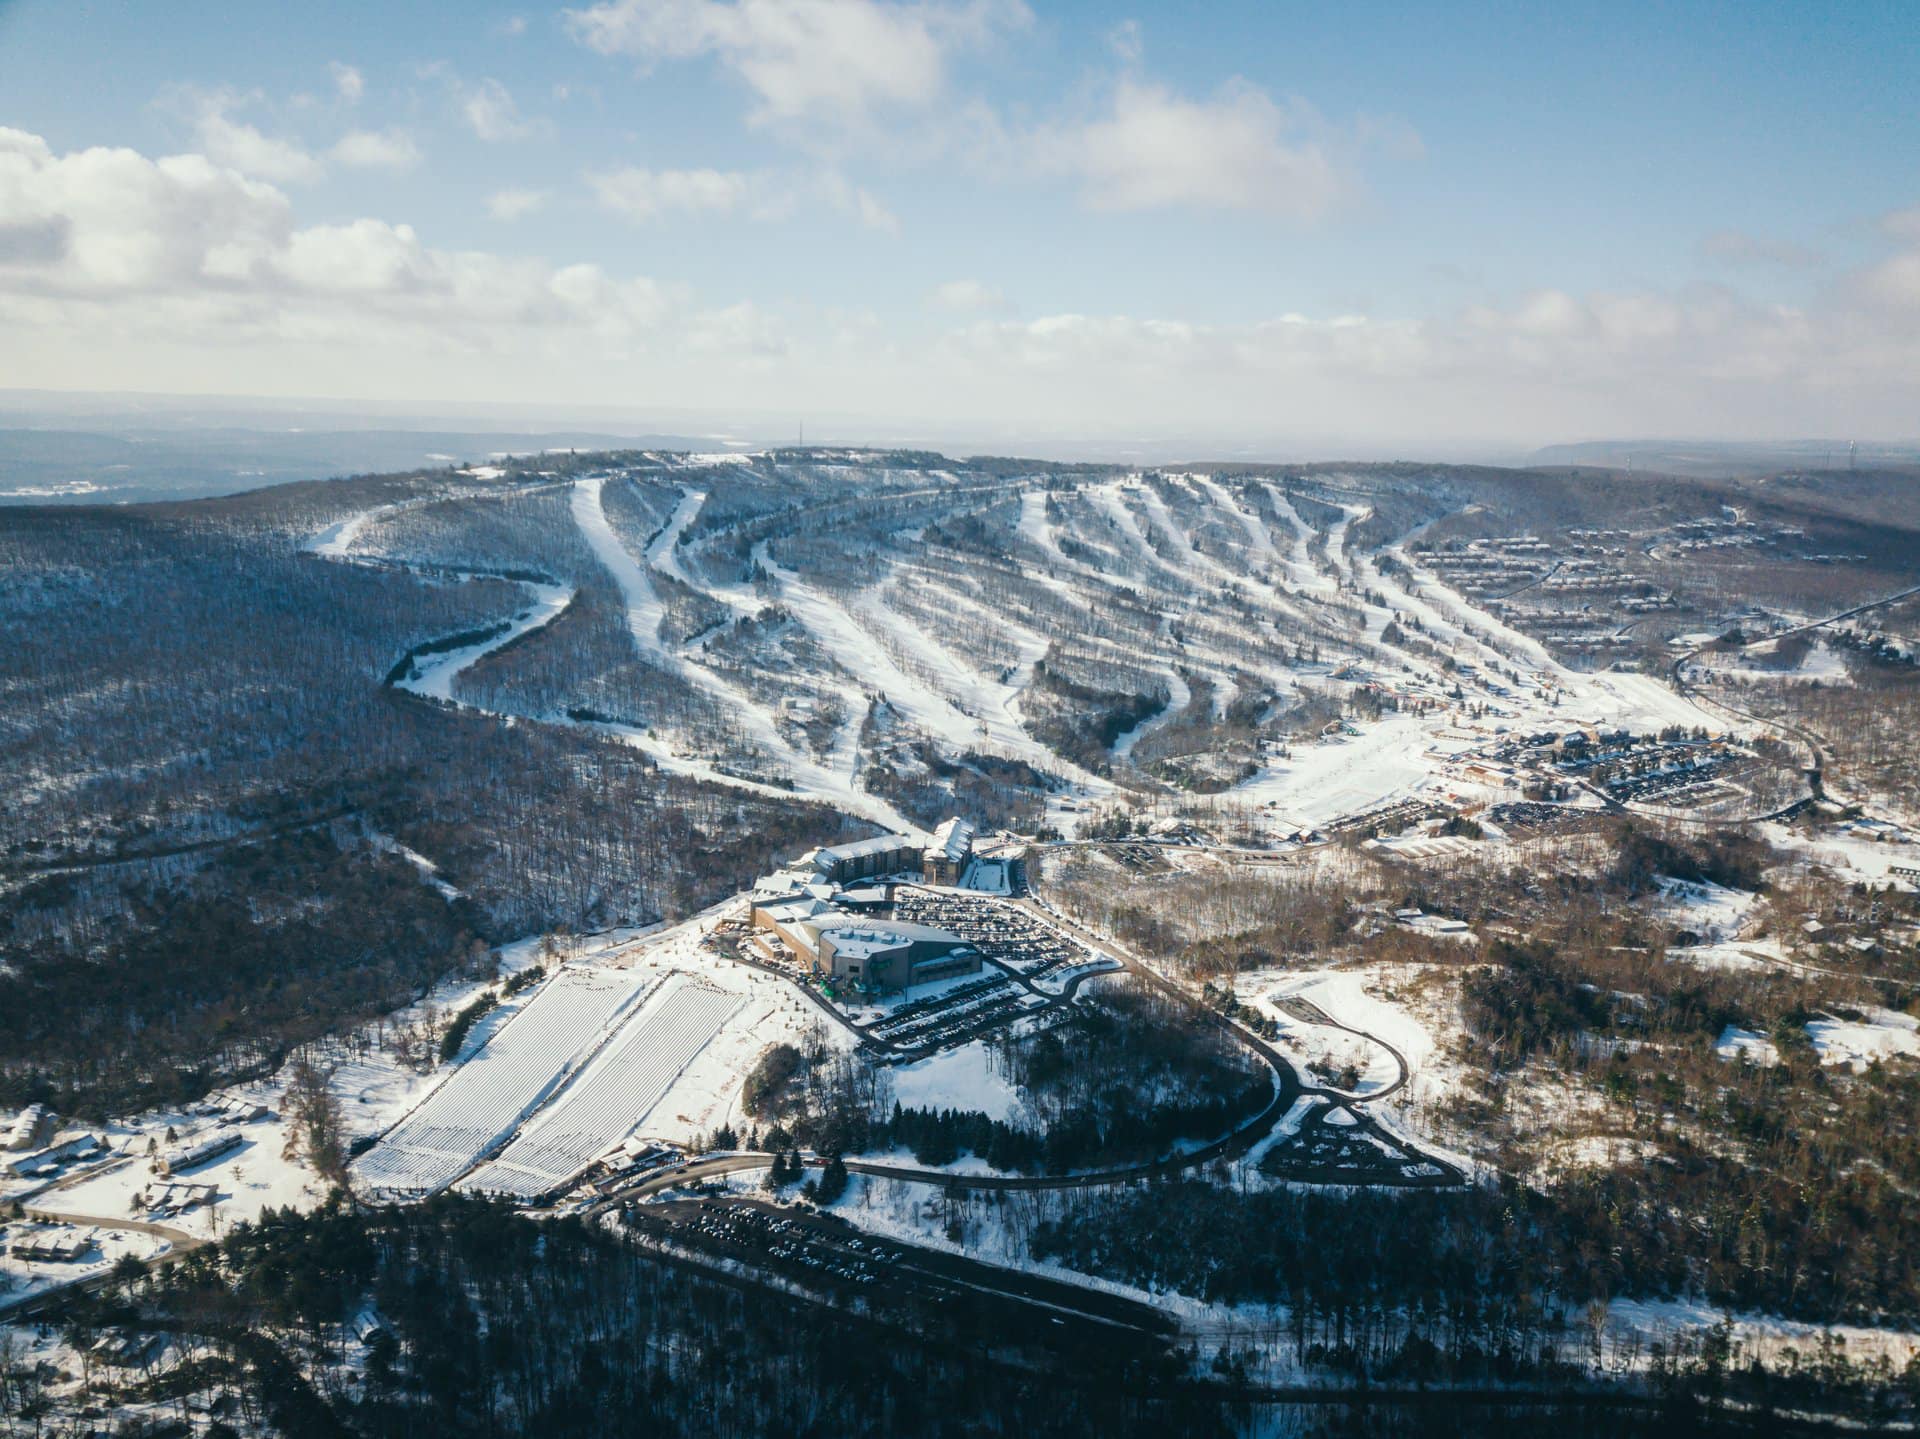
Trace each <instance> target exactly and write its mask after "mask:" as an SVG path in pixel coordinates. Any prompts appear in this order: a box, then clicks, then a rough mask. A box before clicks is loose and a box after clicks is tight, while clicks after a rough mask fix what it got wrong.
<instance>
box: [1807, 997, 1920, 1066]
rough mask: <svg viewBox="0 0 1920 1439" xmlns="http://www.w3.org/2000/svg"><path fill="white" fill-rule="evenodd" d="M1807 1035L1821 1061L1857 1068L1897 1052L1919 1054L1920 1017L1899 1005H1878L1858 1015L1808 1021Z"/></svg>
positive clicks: (1900, 1053) (1888, 1057)
mask: <svg viewBox="0 0 1920 1439" xmlns="http://www.w3.org/2000/svg"><path fill="white" fill-rule="evenodd" d="M1807 1038H1809V1039H1811V1040H1812V1041H1813V1047H1814V1048H1815V1049H1816V1050H1818V1051H1819V1053H1820V1062H1821V1063H1822V1064H1844V1065H1846V1066H1847V1067H1848V1068H1850V1069H1853V1070H1855V1071H1858V1070H1862V1069H1865V1068H1866V1067H1867V1066H1868V1065H1870V1064H1874V1063H1877V1062H1878V1061H1880V1060H1882V1059H1890V1058H1892V1057H1893V1056H1895V1055H1907V1056H1910V1057H1911V1056H1920V1019H1915V1018H1914V1017H1913V1016H1912V1015H1910V1014H1902V1013H1901V1012H1900V1011H1899V1010H1897V1009H1881V1008H1878V1007H1874V1008H1869V1009H1865V1010H1863V1011H1861V1012H1860V1017H1859V1018H1858V1019H1848V1018H1841V1017H1837V1016H1827V1017H1825V1018H1821V1019H1812V1020H1808V1021H1807Z"/></svg>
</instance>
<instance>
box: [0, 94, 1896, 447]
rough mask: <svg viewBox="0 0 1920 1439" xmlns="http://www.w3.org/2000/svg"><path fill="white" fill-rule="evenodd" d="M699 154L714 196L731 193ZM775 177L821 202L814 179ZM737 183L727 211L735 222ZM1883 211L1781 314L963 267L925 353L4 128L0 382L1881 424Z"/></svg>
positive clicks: (1251, 420) (1224, 427) (1696, 297)
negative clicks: (1078, 280)
mask: <svg viewBox="0 0 1920 1439" xmlns="http://www.w3.org/2000/svg"><path fill="white" fill-rule="evenodd" d="M680 173H687V172H680ZM716 173H718V174H720V175H721V176H722V177H723V178H722V183H721V184H720V186H719V187H718V190H716V191H714V193H717V194H720V195H722V196H728V197H731V196H733V195H734V194H735V187H733V186H732V185H730V184H729V183H727V182H726V180H725V175H726V174H727V172H716ZM748 178H749V181H751V179H752V177H748ZM702 183H704V182H702ZM783 183H784V182H783ZM791 185H792V186H798V187H799V188H798V190H797V191H795V193H799V194H801V195H802V196H803V197H804V198H806V199H807V200H809V201H810V202H811V203H815V204H820V205H826V204H827V203H828V201H829V200H831V199H832V195H831V194H830V193H829V192H830V191H831V190H832V188H833V187H832V185H831V183H830V182H829V180H823V179H822V178H820V177H818V176H815V177H811V178H805V177H803V178H802V179H801V180H796V181H793V182H791ZM780 188H781V186H779V185H776V186H775V189H780ZM748 192H749V198H748V199H747V200H744V201H742V200H732V199H729V200H726V201H724V203H735V204H737V205H738V206H740V207H741V208H740V209H737V210H736V211H735V212H734V213H747V212H748V211H747V208H746V207H749V206H751V204H752V203H754V198H755V197H753V196H752V185H751V183H749V185H748ZM649 193H650V194H653V195H656V196H657V195H658V194H660V193H665V192H663V191H661V190H660V189H659V187H658V186H657V185H656V186H655V187H654V189H653V190H652V191H650V192H649ZM687 193H689V194H698V193H700V185H699V184H696V185H694V186H693V187H692V188H691V189H690V190H688V191H687ZM848 193H849V194H850V195H853V196H855V197H857V194H858V192H857V191H855V190H852V189H851V187H849V190H848ZM852 203H853V204H854V205H855V206H856V207H857V203H858V202H857V198H855V199H854V200H853V201H852ZM1882 228H1883V229H1885V230H1886V232H1887V235H1888V238H1889V240H1891V241H1892V242H1893V243H1891V244H1889V245H1888V246H1887V248H1886V251H1885V253H1884V254H1883V255H1882V257H1881V258H1880V259H1879V260H1878V261H1877V262H1876V263H1872V264H1869V265H1867V266H1865V267H1863V268H1861V269H1860V270H1858V271H1857V272H1855V273H1854V274H1852V275H1850V276H1847V277H1843V278H1842V279H1841V280H1839V281H1838V282H1836V283H1835V284H1834V285H1833V286H1832V287H1830V288H1828V289H1826V290H1823V291H1822V292H1821V293H1820V294H1819V295H1818V296H1816V297H1815V298H1814V299H1813V300H1810V301H1808V302H1807V303H1806V305H1805V306H1803V307H1789V306H1783V305H1777V304H1768V303H1765V302H1764V301H1761V300H1756V299H1753V298H1749V297H1747V296H1745V295H1743V294H1741V293H1739V292H1738V291H1735V290H1733V289H1730V288H1726V287H1720V286H1701V287H1693V288H1686V289H1681V290H1674V291H1659V290H1623V291H1616V292H1592V293H1580V292H1575V291H1572V290H1566V289H1551V288H1549V289H1542V290H1539V291H1536V292H1533V293H1529V294H1525V295H1519V296H1515V297H1513V298H1511V299H1509V300H1505V301H1502V302H1500V303H1497V304H1487V305H1483V306H1479V307H1477V308H1473V309H1468V310H1462V311H1459V312H1457V313H1447V314H1438V315H1431V316H1422V317H1419V318H1400V317H1392V316H1388V317H1382V316H1378V315H1359V314H1353V315H1332V316H1325V317H1313V316H1306V315H1299V314H1286V313H1282V314H1278V315H1268V316H1264V317H1260V318H1251V319H1248V320H1246V321H1244V322H1241V323H1231V324H1228V323H1201V322H1196V321H1192V320H1189V319H1186V318H1183V317H1181V316H1179V315H1177V314H1176V315H1168V316H1153V315H1130V314H1052V315H1045V316H1042V317H1040V318H1038V319H1033V320H1027V321H1020V320H1015V319H1013V318H1010V317H1008V316H1006V315H1005V314H1004V312H1001V313H996V312H995V310H994V308H993V306H992V303H991V302H993V301H995V300H997V299H998V296H997V295H995V294H994V292H993V291H992V290H991V288H990V287H989V286H988V285H986V284H985V283H984V282H982V281H980V280H978V279H975V278H961V279H955V280H952V281H950V282H949V283H948V284H947V285H943V286H941V287H939V288H938V289H937V290H935V291H934V292H933V294H932V295H930V296H929V297H928V299H929V301H930V302H931V303H933V304H935V305H939V306H942V307H944V308H947V309H951V310H953V311H954V313H955V314H956V315H959V316H960V317H961V318H959V319H957V320H956V321H955V322H954V325H955V328H954V329H953V331H952V332H951V333H950V334H948V335H945V336H942V337H940V338H939V339H938V340H936V341H934V342H922V341H920V340H918V339H916V338H913V336H914V335H915V334H917V329H918V322H917V321H915V320H913V319H912V318H911V317H910V318H909V319H908V320H907V321H906V322H905V323H904V324H903V325H902V326H900V327H896V326H895V325H894V324H893V323H891V322H890V320H891V318H892V317H888V316H884V315H883V316H880V317H878V319H877V320H876V319H875V318H874V317H871V316H865V315H858V316H854V317H851V318H849V317H848V316H846V315H844V314H839V313H836V312H833V311H830V310H826V309H808V308H806V307H805V305H804V300H805V297H798V298H799V300H800V302H801V303H799V304H797V305H795V304H787V305H771V304H769V303H765V302H762V301H760V300H759V299H758V298H756V301H755V302H754V303H744V302H743V303H722V302H720V301H718V300H716V301H715V302H713V303H709V304H705V305H702V304H698V303H696V302H695V301H694V299H693V297H691V296H689V295H688V294H686V293H685V292H684V291H683V290H682V289H681V288H680V287H678V286H675V285H673V284H670V283H662V282H660V281H657V280H654V279H651V278H647V277H640V276H626V277H622V276H618V275H614V274H611V273H609V272H608V271H606V270H605V269H603V268H601V267H600V266H597V265H592V264H568V263H563V262H561V263H556V262H555V261H551V260H544V259H538V258H533V257H513V256H506V255H501V254H495V253H490V252H486V251H468V250H446V249H439V248H436V247H434V246H432V245H429V244H427V243H425V241H424V240H423V239H422V237H421V235H420V234H419V233H418V232H417V231H416V230H415V229H414V228H412V227H411V226H409V225H408V224H406V223H404V221H403V220H402V219H400V218H397V217H394V218H374V217H361V218H358V219H352V220H349V221H346V222H343V223H328V224H309V223H303V222H302V219H301V218H300V216H299V215H298V213H297V210H296V204H295V201H294V200H293V199H291V198H289V195H288V193H287V192H286V191H285V190H283V189H281V188H280V187H278V186H275V185H273V184H270V183H267V182H265V181H264V180H261V179H259V178H255V177H251V176H249V175H246V174H243V173H241V172H240V171H238V170H237V169H234V168H232V167H229V166H226V165H222V164H218V163H216V162H215V161H213V160H212V159H210V158H209V157H208V156H206V155H202V154H187V155H174V156H168V157H165V158H158V159H154V158H149V157H147V156H144V155H141V154H139V153H136V152H134V151H132V150H127V149H106V148H97V149H89V150H76V151H72V152H68V153H56V152H55V151H53V149H52V148H51V147H49V146H48V145H47V144H46V142H45V141H44V140H42V139H41V138H39V137H38V136H35V135H31V134H27V133H24V132H21V131H17V130H0V329H4V331H5V332H6V333H7V334H8V335H9V336H10V337H13V338H14V339H15V341H16V343H14V344H12V345H8V346H0V384H17V385H25V384H56V385H61V386H69V387H75V388H82V387H92V388H109V387H112V388H141V387H155V386H156V385H158V384H165V385H167V386H169V387H172V388H178V389H197V390H202V391H219V390H223V389H224V390H225V391H227V392H240V391H247V390H249V389H252V390H258V389H260V388H262V387H263V385H272V386H278V387H284V388H283V391H282V392H285V393H300V392H302V391H301V390H300V389H298V388H294V387H296V386H304V387H306V388H305V391H304V392H305V393H336V394H343V395H345V394H353V393H360V394H367V395H372V394H384V395H387V396H389V397H391V398H397V399H407V400H416V401H426V400H430V399H432V398H434V397H436V396H441V395H445V394H448V393H455V392H464V393H468V394H472V395H493V396H501V397H508V396H512V397H516V398H527V399H537V400H540V401H542V402H551V403H596V402H597V403H630V402H631V401H632V399H633V397H634V396H635V395H638V394H645V395H647V396H648V397H649V398H650V399H656V398H657V400H658V402H660V403H666V402H668V401H672V402H675V403H683V404H707V405H715V404H719V403H726V404H728V405H732V406H740V407H767V408H791V407H796V406H806V407H808V408H809V409H820V408H831V407H833V406H834V405H836V404H839V405H844V403H845V399H844V397H845V396H846V395H849V394H859V395H860V396H861V397H862V401H861V405H862V408H863V409H866V410H868V411H869V412H871V413H873V414H875V415H884V414H887V413H888V412H889V411H890V412H892V414H894V415H895V416H900V415H908V414H911V415H916V416H925V417H926V418H927V419H928V420H929V421H932V422H935V423H946V424H949V425H958V424H964V423H965V422H969V421H981V420H985V421H988V422H991V423H992V424H994V425H995V427H996V430H997V432H1001V433H1009V434H1014V433H1027V434H1029V435H1034V436H1039V435H1043V434H1047V433H1052V434H1061V433H1067V432H1071V433H1073V434H1075V435H1077V436H1079V437H1080V438H1082V439H1098V438H1099V437H1101V436H1107V437H1124V436H1135V435H1141V434H1147V433H1151V432H1153V431H1155V430H1156V429H1158V430H1161V431H1166V430H1168V429H1170V428H1172V427H1174V426H1176V425H1177V426H1178V427H1179V429H1180V433H1182V434H1183V435H1192V436H1200V437H1203V438H1205V437H1214V438H1222V439H1225V438H1231V437H1239V438H1243V439H1245V440H1246V441H1247V443H1248V445H1249V446H1250V447H1259V448H1262V449H1264V450H1265V452H1267V453H1273V452H1274V450H1275V447H1276V446H1281V447H1284V445H1285V442H1286V438H1287V437H1288V436H1290V435H1291V436H1295V437H1299V436H1302V435H1306V436H1311V437H1313V438H1315V439H1322V438H1324V439H1325V440H1326V444H1324V445H1321V444H1317V445H1315V446H1314V447H1315V448H1319V449H1328V450H1329V451H1330V449H1331V447H1332V446H1333V445H1335V444H1336V443H1338V442H1339V441H1340V439H1341V437H1343V436H1344V437H1347V438H1348V439H1354V438H1356V437H1363V438H1364V440H1365V442H1366V443H1367V445H1368V446H1369V447H1370V448H1371V449H1372V451H1373V452H1374V453H1379V452H1381V450H1382V449H1384V448H1386V447H1390V446H1391V447H1401V446H1404V447H1405V449H1404V451H1403V452H1406V453H1417V452H1419V451H1420V450H1422V449H1426V452H1427V453H1431V452H1432V450H1431V448H1428V447H1429V446H1430V445H1432V444H1433V442H1435V441H1446V440H1449V439H1457V440H1459V441H1461V442H1462V443H1466V442H1468V441H1473V442H1483V441H1486V440H1489V439H1502V440H1504V441H1507V442H1510V443H1515V442H1528V441H1544V440H1548V439H1555V438H1561V437H1564V436H1565V435H1568V434H1607V433H1613V434H1621V433H1694V434H1698V433H1714V432H1718V433H1726V434H1753V435H1780V434H1784V433H1792V432H1794V431H1796V430H1797V431H1800V432H1802V433H1811V432H1821V431H1830V430H1835V429H1838V430H1842V431H1845V432H1851V433H1858V434H1860V435H1862V436H1863V437H1867V436H1872V435H1875V434H1880V435H1893V434H1898V433H1903V432H1905V431H1906V430H1908V429H1909V428H1910V426H1911V415H1912V403H1911V401H1912V395H1911V378H1910V377H1911V376H1912V375H1914V374H1916V373H1920V326H1917V325H1916V324H1915V323H1914V316H1915V314H1916V313H1920V310H1916V308H1913V307H1920V240H1914V241H1907V240H1903V239H1902V238H1901V236H1902V234H1903V233H1904V232H1903V231H1901V230H1900V228H1899V227H1898V226H1895V227H1891V228H1889V227H1885V226H1883V227H1882ZM722 298H723V299H726V300H731V299H735V298H737V297H734V296H727V297H722ZM423 360H428V361H430V362H431V363H422V361H423ZM262 377H271V378H270V379H268V380H265V381H264V382H263V380H262ZM720 397H724V401H722V399H721V398H720Z"/></svg>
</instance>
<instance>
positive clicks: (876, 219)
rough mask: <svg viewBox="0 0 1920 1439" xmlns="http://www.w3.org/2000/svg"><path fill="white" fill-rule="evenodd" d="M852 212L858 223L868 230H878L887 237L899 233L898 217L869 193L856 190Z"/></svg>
mask: <svg viewBox="0 0 1920 1439" xmlns="http://www.w3.org/2000/svg"><path fill="white" fill-rule="evenodd" d="M853 212H854V214H855V215H857V216H858V217H859V220H860V223H861V224H863V225H865V226H866V227H867V228H868V229H869V230H878V231H880V232H881V233H882V234H887V235H898V234H899V233H900V220H899V217H898V216H896V215H895V214H894V213H893V211H891V210H889V209H888V208H887V207H886V206H885V205H883V204H881V203H880V201H879V200H878V199H877V198H875V197H874V195H873V194H872V192H870V191H867V190H858V189H856V190H855V191H854V192H853Z"/></svg>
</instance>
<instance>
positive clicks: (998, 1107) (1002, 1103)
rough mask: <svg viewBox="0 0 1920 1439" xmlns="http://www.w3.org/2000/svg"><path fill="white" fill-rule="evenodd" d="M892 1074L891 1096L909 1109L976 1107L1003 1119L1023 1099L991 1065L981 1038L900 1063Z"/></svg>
mask: <svg viewBox="0 0 1920 1439" xmlns="http://www.w3.org/2000/svg"><path fill="white" fill-rule="evenodd" d="M892 1074H893V1097H894V1099H895V1100H896V1101H898V1102H899V1103H900V1104H902V1105H904V1106H905V1107H906V1108H908V1109H936V1110H937V1109H953V1110H961V1111H964V1110H978V1111H979V1112H980V1113H982V1114H985V1115H988V1116H989V1117H991V1118H993V1119H1001V1120H1005V1119H1011V1118H1012V1117H1013V1116H1014V1115H1015V1114H1016V1113H1018V1111H1019V1110H1020V1107H1021V1103H1022V1101H1021V1098H1020V1092H1019V1091H1018V1090H1016V1089H1015V1088H1014V1087H1013V1086H1012V1085H1011V1084H1009V1083H1007V1081H1006V1078H1005V1077H1004V1076H1003V1075H1001V1074H1000V1073H998V1072H997V1071H996V1069H995V1068H994V1063H993V1056H992V1052H991V1050H990V1049H989V1048H988V1046H987V1044H986V1043H985V1042H984V1041H982V1040H977V1039H976V1040H974V1041H973V1042H972V1043H971V1044H963V1045H961V1046H960V1047H959V1048H957V1049H948V1050H943V1051H942V1052H940V1053H939V1054H936V1055H934V1056H933V1057H932V1058H930V1059H922V1060H918V1061H916V1062H915V1063H913V1064H903V1065H900V1066H899V1067H898V1068H896V1069H894V1070H893V1071H892Z"/></svg>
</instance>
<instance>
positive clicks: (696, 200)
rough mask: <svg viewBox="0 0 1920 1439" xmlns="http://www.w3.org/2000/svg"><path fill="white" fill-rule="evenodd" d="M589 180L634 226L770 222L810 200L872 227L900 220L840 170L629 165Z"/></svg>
mask: <svg viewBox="0 0 1920 1439" xmlns="http://www.w3.org/2000/svg"><path fill="white" fill-rule="evenodd" d="M586 179H587V183H588V185H589V186H590V187H591V188H592V190H593V193H594V198H595V199H596V200H598V201H599V203H600V206H601V208H602V209H605V210H608V211H610V212H612V213H613V214H616V215H620V216H622V217H623V218H625V219H628V220H631V221H633V222H634V223H635V224H641V225H645V224H653V223H656V222H658V221H662V220H665V219H668V218H671V217H675V216H685V215H708V216H712V215H740V216H743V217H744V218H746V219H749V220H754V221H759V222H767V221H775V220H785V219H788V218H790V217H792V216H793V215H794V214H795V213H796V212H798V211H799V210H800V209H801V208H802V207H803V206H805V205H807V204H808V203H810V202H811V203H814V204H824V205H826V206H828V207H830V208H832V209H834V210H837V211H839V212H840V213H842V214H845V215H849V216H851V217H852V218H854V219H855V220H857V221H858V222H859V223H860V224H862V225H864V226H866V227H867V228H868V229H871V230H879V231H881V232H883V233H885V234H889V235H897V234H898V233H899V232H900V222H899V220H898V219H897V218H895V216H894V215H893V212H892V211H890V210H888V209H887V207H886V206H885V205H884V204H882V203H881V202H880V201H879V199H877V198H876V197H875V196H874V195H873V194H871V193H870V192H869V191H866V190H863V189H861V188H860V187H858V186H856V185H853V184H850V183H848V181H847V180H846V179H845V178H844V177H842V176H841V175H840V174H838V173H837V172H835V171H831V170H829V171H823V172H821V173H820V174H817V175H812V176H808V175H804V174H779V173H769V172H764V171H743V170H712V169H698V170H650V169H647V168H645V167H643V166H638V165H628V166H624V167H622V168H620V169H617V170H604V171H596V172H590V173H589V174H588V175H587V177H586Z"/></svg>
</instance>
